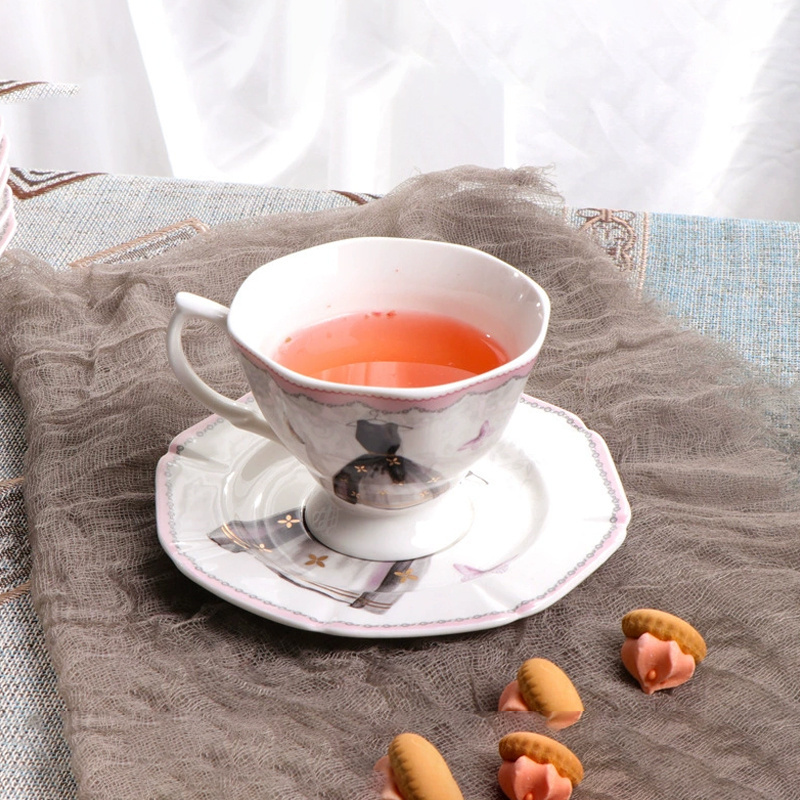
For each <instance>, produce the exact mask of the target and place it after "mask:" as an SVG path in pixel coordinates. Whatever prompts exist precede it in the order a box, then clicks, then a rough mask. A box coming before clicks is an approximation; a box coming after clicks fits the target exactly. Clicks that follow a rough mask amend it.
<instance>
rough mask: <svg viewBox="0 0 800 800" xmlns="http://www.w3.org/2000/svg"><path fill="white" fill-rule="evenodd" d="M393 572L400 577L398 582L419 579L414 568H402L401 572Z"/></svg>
mask: <svg viewBox="0 0 800 800" xmlns="http://www.w3.org/2000/svg"><path fill="white" fill-rule="evenodd" d="M394 574H395V575H396V576H397V577H398V578H400V583H405V582H406V581H416V580H419V578H418V576H417V575H415V574H414V570H413V569H411V567H409V568H408V569H405V570H403V571H402V572H395V573H394Z"/></svg>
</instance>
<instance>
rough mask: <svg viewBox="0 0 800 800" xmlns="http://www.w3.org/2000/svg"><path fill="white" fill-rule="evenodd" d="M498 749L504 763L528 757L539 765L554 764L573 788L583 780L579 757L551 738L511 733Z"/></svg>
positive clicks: (501, 741)
mask: <svg viewBox="0 0 800 800" xmlns="http://www.w3.org/2000/svg"><path fill="white" fill-rule="evenodd" d="M498 749H499V751H500V757H501V758H502V759H503V761H516V760H517V759H518V758H519V757H520V756H527V757H528V758H530V759H531V760H533V761H536V762H538V763H539V764H552V765H553V766H554V767H555V768H556V772H558V774H559V775H561V776H562V777H564V778H568V779H569V781H570V783H572V785H573V786H577V785H578V784H579V783H580V782H581V781H582V780H583V765H582V764H581V762H580V759H579V758H578V756H576V755H575V753H573V752H572V750H570V749H569V748H568V747H565V746H564V745H563V744H561V742H557V741H556V740H555V739H551V738H550V737H549V736H542V735H541V734H540V733H529V732H527V731H518V732H516V733H509V734H507V735H506V736H504V737H503V738H502V739H501V740H500V744H499V747H498Z"/></svg>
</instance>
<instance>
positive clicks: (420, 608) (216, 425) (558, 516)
mask: <svg viewBox="0 0 800 800" xmlns="http://www.w3.org/2000/svg"><path fill="white" fill-rule="evenodd" d="M251 401H252V398H245V402H244V404H245V406H246V407H247V406H248V405H251ZM314 488H315V484H314V481H313V479H312V478H311V476H310V474H309V473H308V471H307V470H305V469H304V468H303V467H302V466H301V465H300V464H299V462H298V461H296V460H295V459H294V458H292V456H290V455H288V454H287V453H286V451H285V450H284V449H283V448H282V447H280V446H279V445H276V444H274V443H272V442H271V441H269V440H266V439H264V438H262V437H259V436H257V435H254V434H252V433H248V432H246V431H242V430H240V429H237V428H235V427H233V426H232V425H230V424H229V423H228V422H226V421H225V420H223V419H222V418H220V417H218V416H212V417H209V418H208V419H205V420H203V421H202V422H200V423H199V424H197V425H195V426H194V427H192V428H190V429H188V430H186V431H184V432H183V433H182V434H180V435H179V436H178V437H177V438H176V439H175V440H174V441H173V442H172V444H171V445H170V448H169V450H168V452H167V453H166V454H165V455H164V456H163V457H162V458H161V460H160V462H159V464H158V470H157V476H156V506H157V519H158V535H159V539H160V542H161V544H162V546H163V547H164V549H165V551H166V552H167V553H168V554H169V556H170V557H171V558H172V560H173V561H174V562H175V564H176V565H177V567H178V568H179V569H180V570H181V571H182V572H183V573H184V574H185V575H187V576H188V577H189V578H191V579H192V580H193V581H195V582H197V583H198V584H200V585H201V586H203V587H205V588H206V589H208V590H209V591H211V592H213V593H214V594H216V595H218V596H219V597H221V598H224V599H225V600H227V601H229V602H231V603H233V604H235V605H237V606H240V607H242V608H244V609H247V610H248V611H250V612H252V613H254V614H258V615H260V616H262V617H266V618H268V619H271V620H274V621H276V622H280V623H283V624H286V625H289V626H292V627H296V628H303V629H307V630H313V631H320V632H324V633H329V634H335V635H340V636H353V637H374V638H391V637H405V636H433V635H440V634H446V633H453V632H458V631H470V630H480V629H484V628H492V627H496V626H499V625H504V624H506V623H509V622H512V621H514V620H517V619H520V618H522V617H526V616H529V615H531V614H535V613H537V612H539V611H541V610H543V609H545V608H547V607H548V606H550V605H552V604H553V603H554V602H556V601H557V600H558V599H559V598H561V597H563V596H564V595H566V594H567V593H568V592H570V591H571V590H572V589H574V588H575V587H576V586H577V585H578V584H579V583H581V581H583V580H585V579H586V578H587V577H588V576H589V575H590V574H591V573H593V572H594V571H595V570H596V569H597V568H598V567H600V565H601V564H603V563H604V562H605V561H606V560H607V559H608V558H609V557H610V556H611V555H612V554H613V553H614V552H615V551H616V550H617V548H619V546H620V545H621V544H622V542H623V540H624V538H625V533H626V528H627V524H628V521H629V518H630V508H629V505H628V502H627V499H626V497H625V493H624V491H623V488H622V485H621V483H620V480H619V477H618V475H617V471H616V469H615V467H614V464H613V462H612V460H611V457H610V455H609V452H608V448H607V447H606V445H605V442H604V441H603V440H602V438H601V437H600V436H598V435H597V434H596V433H594V432H593V431H591V430H588V429H587V428H586V426H585V425H584V424H583V423H582V422H581V421H580V420H579V419H578V418H577V417H576V416H574V415H573V414H570V413H569V412H567V411H564V410H563V409H560V408H557V407H555V406H552V405H548V404H546V403H543V402H541V401H539V400H534V399H533V398H530V397H527V396H525V395H523V396H522V398H521V399H520V401H519V402H518V404H517V406H516V409H515V412H514V414H513V416H512V419H511V421H510V423H509V425H508V427H507V429H506V431H505V433H504V435H503V436H502V437H501V439H500V441H499V442H498V443H497V444H496V446H495V447H493V448H492V450H491V451H490V452H489V453H488V454H487V455H485V456H483V457H482V458H481V459H480V460H478V461H477V462H476V463H475V464H474V465H473V467H472V469H471V470H470V472H469V473H468V474H467V475H466V476H465V477H464V478H463V479H462V480H461V482H460V486H459V489H460V490H461V491H463V492H464V494H465V495H466V496H468V498H469V500H470V504H471V508H472V509H473V518H472V522H471V524H470V527H469V529H468V531H467V533H466V535H464V536H463V537H461V538H460V539H459V541H458V542H456V543H455V544H453V545H451V546H450V547H448V548H446V549H444V550H442V551H440V552H438V553H436V554H434V555H431V556H428V557H424V558H418V559H403V560H399V559H398V560H393V561H387V562H377V561H370V560H362V559H358V558H353V557H350V556H346V555H342V554H340V553H338V552H336V551H334V550H332V549H330V548H328V547H326V546H325V545H323V544H322V543H320V542H319V541H318V540H316V539H315V538H313V537H312V536H311V535H310V533H309V532H308V529H307V526H306V525H305V524H304V523H305V520H304V516H305V514H304V509H305V508H306V503H307V501H308V498H309V497H310V496H312V494H313V491H314ZM445 524H446V523H445Z"/></svg>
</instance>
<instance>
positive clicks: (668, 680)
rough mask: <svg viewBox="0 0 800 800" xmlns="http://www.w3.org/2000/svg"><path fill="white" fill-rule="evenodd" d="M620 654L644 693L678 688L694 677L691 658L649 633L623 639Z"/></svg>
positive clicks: (676, 645) (677, 646)
mask: <svg viewBox="0 0 800 800" xmlns="http://www.w3.org/2000/svg"><path fill="white" fill-rule="evenodd" d="M620 655H621V656H622V663H623V664H624V665H625V669H627V670H628V672H630V674H631V675H633V677H634V678H636V680H637V681H639V685H640V686H641V687H642V691H643V692H645V694H653V692H657V691H659V690H660V689H672V688H674V687H675V686H680V685H681V684H682V683H686V681H688V680H689V678H691V677H692V675H694V668H695V660H694V657H693V656H691V655H689V654H688V653H684V652H683V650H681V648H680V646H679V645H678V643H677V642H675V641H673V640H670V641H666V642H665V641H662V640H661V639H657V638H656V637H655V636H653V635H652V634H650V633H643V634H642V635H641V636H639V637H638V638H636V639H632V638H630V637H628V638H626V639H625V642H624V644H623V645H622V652H621V654H620Z"/></svg>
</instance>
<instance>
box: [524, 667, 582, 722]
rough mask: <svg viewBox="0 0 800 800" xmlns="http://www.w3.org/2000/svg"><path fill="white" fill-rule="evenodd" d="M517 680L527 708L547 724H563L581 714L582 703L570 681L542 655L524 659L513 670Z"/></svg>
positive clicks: (576, 718)
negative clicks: (541, 656)
mask: <svg viewBox="0 0 800 800" xmlns="http://www.w3.org/2000/svg"><path fill="white" fill-rule="evenodd" d="M517 684H518V686H519V691H520V694H521V695H522V697H523V699H524V700H525V703H526V705H527V706H528V708H529V709H530V710H531V711H535V712H536V713H537V714H541V715H542V716H543V717H545V718H546V719H547V725H548V727H549V728H553V729H554V730H561V729H562V728H566V727H567V726H569V725H572V724H573V723H575V722H577V721H578V720H579V719H580V717H581V714H583V703H582V702H581V698H580V695H579V694H578V691H577V689H576V688H575V686H574V685H573V683H572V681H571V680H570V679H569V678H568V677H567V675H566V673H565V672H564V671H563V670H562V669H561V668H560V667H558V666H556V665H555V664H554V663H553V662H552V661H548V660H547V659H546V658H529V659H528V660H527V661H525V662H524V663H523V664H522V666H521V667H520V668H519V670H518V671H517Z"/></svg>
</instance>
